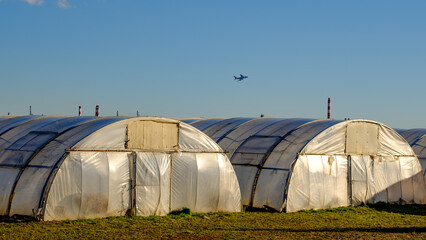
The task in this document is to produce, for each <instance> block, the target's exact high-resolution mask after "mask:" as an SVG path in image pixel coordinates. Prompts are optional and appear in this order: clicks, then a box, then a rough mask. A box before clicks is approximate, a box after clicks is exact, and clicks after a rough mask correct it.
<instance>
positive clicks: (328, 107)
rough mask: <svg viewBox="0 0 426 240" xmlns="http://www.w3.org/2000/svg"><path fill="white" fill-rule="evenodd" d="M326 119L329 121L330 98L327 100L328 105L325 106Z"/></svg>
mask: <svg viewBox="0 0 426 240" xmlns="http://www.w3.org/2000/svg"><path fill="white" fill-rule="evenodd" d="M327 119H330V98H328V105H327Z"/></svg>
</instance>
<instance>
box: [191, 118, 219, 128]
mask: <svg viewBox="0 0 426 240" xmlns="http://www.w3.org/2000/svg"><path fill="white" fill-rule="evenodd" d="M222 120H223V119H222V118H213V119H211V118H209V119H201V120H198V121H194V122H192V123H191V125H192V126H194V127H195V128H197V129H199V130H200V131H204V129H206V128H208V127H210V126H211V125H213V124H216V123H217V122H220V121H222ZM183 122H185V121H183ZM185 123H187V122H185ZM187 124H189V123H187Z"/></svg>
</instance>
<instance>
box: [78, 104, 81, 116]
mask: <svg viewBox="0 0 426 240" xmlns="http://www.w3.org/2000/svg"><path fill="white" fill-rule="evenodd" d="M78 116H81V106H78Z"/></svg>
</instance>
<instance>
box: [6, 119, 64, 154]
mask: <svg viewBox="0 0 426 240" xmlns="http://www.w3.org/2000/svg"><path fill="white" fill-rule="evenodd" d="M60 119H63V117H41V118H37V119H34V120H31V121H27V122H25V123H22V124H20V125H18V126H16V127H14V128H12V129H10V130H9V131H7V132H5V133H3V134H1V135H0V152H1V151H3V150H4V149H5V148H7V147H9V146H10V145H11V144H13V143H14V142H15V141H16V140H18V139H20V138H21V137H23V136H25V135H27V134H28V133H30V132H31V131H37V130H38V129H39V128H42V127H43V126H46V125H48V124H50V123H52V122H56V121H58V120H60Z"/></svg>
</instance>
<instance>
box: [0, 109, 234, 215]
mask: <svg viewBox="0 0 426 240" xmlns="http://www.w3.org/2000/svg"><path fill="white" fill-rule="evenodd" d="M206 186H208V187H206ZM0 189H1V192H0V216H2V218H15V219H20V218H29V219H38V220H63V219H84V218H98V217H108V216H122V215H137V216H150V215H164V214H168V213H169V212H170V211H173V210H178V209H181V208H183V207H188V208H190V209H191V211H194V212H217V211H224V212H238V211H241V195H240V189H239V186H238V180H237V178H236V175H235V172H234V170H233V168H232V165H231V163H230V162H229V159H228V158H227V157H226V155H225V153H224V152H223V150H222V149H221V148H220V147H219V146H218V145H217V144H216V143H215V142H214V141H212V140H211V139H210V138H209V137H207V136H206V135H205V134H204V133H202V132H201V131H199V130H197V129H196V128H194V127H192V126H190V125H188V124H186V123H183V122H180V121H177V120H172V119H166V118H157V117H137V118H125V117H105V118H100V117H65V116H20V117H0Z"/></svg>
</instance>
